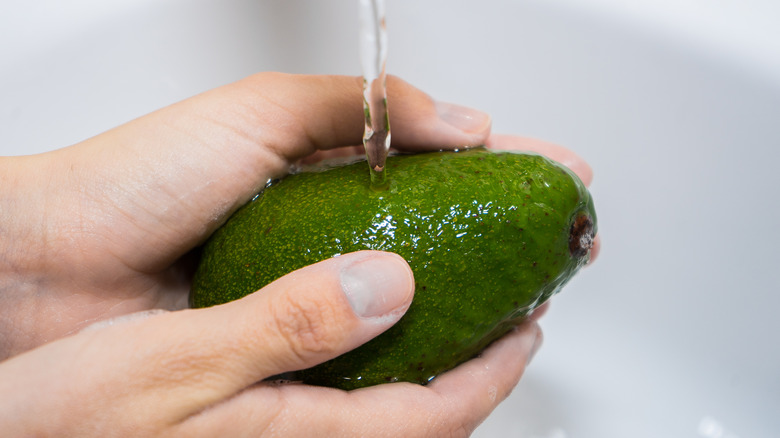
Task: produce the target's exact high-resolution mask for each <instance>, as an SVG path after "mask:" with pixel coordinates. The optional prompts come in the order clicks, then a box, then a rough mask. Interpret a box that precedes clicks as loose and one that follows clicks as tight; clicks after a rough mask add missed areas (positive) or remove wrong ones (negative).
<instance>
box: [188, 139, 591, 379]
mask: <svg viewBox="0 0 780 438" xmlns="http://www.w3.org/2000/svg"><path fill="white" fill-rule="evenodd" d="M387 172H388V181H389V184H388V186H387V187H386V188H385V189H384V190H377V189H374V188H371V187H370V183H369V173H368V169H367V165H366V163H365V162H358V163H354V164H351V165H348V166H344V167H338V168H334V169H329V170H326V171H320V172H304V173H299V174H295V175H291V176H288V177H285V178H284V179H282V180H280V181H278V182H275V183H273V184H271V185H270V186H269V187H268V188H266V189H265V190H264V191H263V192H262V193H261V194H259V195H258V196H257V197H255V199H253V200H252V201H251V202H249V203H248V204H246V205H245V206H244V207H242V208H241V209H239V210H238V211H237V212H236V213H235V214H234V215H233V216H232V217H231V218H230V220H229V221H228V222H227V223H226V224H225V225H224V226H223V227H222V228H220V229H219V230H217V231H216V232H215V233H214V235H213V236H212V237H211V238H210V240H209V241H208V242H207V243H206V245H205V247H204V250H203V257H202V260H201V263H200V266H199V267H198V270H197V272H196V275H195V279H194V283H193V288H192V293H191V296H190V300H191V304H192V305H193V307H207V306H212V305H216V304H220V303H224V302H227V301H231V300H235V299H238V298H240V297H242V296H245V295H247V294H249V293H252V292H255V291H257V290H258V289H260V288H262V287H263V286H264V285H266V284H268V283H270V282H272V281H273V280H275V279H277V278H279V277H281V276H283V275H284V274H287V273H289V272H291V271H293V270H296V269H298V268H302V267H304V266H307V265H310V264H312V263H315V262H318V261H321V260H324V259H327V258H330V257H334V256H338V255H341V254H345V253H349V252H353V251H358V250H363V249H374V250H384V251H391V252H395V253H397V254H399V255H401V256H402V257H403V258H404V259H406V261H407V262H408V263H409V265H410V266H411V268H412V271H413V272H414V275H415V283H416V286H415V287H416V290H415V298H414V302H413V303H412V306H411V307H410V308H409V310H408V311H407V313H406V315H405V316H404V317H403V318H402V319H401V321H400V322H398V323H397V324H396V325H395V326H393V327H392V328H391V329H389V330H388V331H387V332H385V333H383V334H382V335H380V336H379V337H377V338H376V339H374V340H372V341H370V342H368V343H367V344H365V345H363V346H362V347H359V348H357V349H356V350H353V351H352V352H349V353H347V354H345V355H342V356H340V357H338V358H336V359H333V360H331V361H329V362H326V363H325V364H322V365H319V366H317V367H314V368H312V369H309V370H304V371H300V372H298V373H296V375H295V378H296V379H299V380H302V381H304V382H305V383H310V384H315V385H324V386H333V387H338V388H343V389H353V388H359V387H363V386H369V385H374V384H379V383H386V382H394V381H409V382H416V383H422V384H425V383H427V382H428V381H430V380H431V379H432V378H434V377H435V376H436V375H438V374H440V373H442V372H443V371H446V370H448V369H451V368H453V367H454V366H456V365H457V364H459V363H461V362H463V361H465V360H468V359H469V358H471V357H473V356H474V355H475V354H477V353H479V352H480V351H481V350H482V349H483V348H484V347H485V346H487V345H488V344H489V343H490V342H492V341H493V340H495V339H496V338H498V337H499V336H501V335H502V334H504V333H506V332H507V331H508V330H509V329H511V327H512V326H513V325H515V324H517V323H519V322H520V321H522V319H523V318H525V317H526V316H527V315H528V314H529V313H530V312H531V311H532V310H533V309H534V308H536V307H537V306H539V305H540V304H542V303H543V302H544V301H545V300H547V299H548V298H549V297H550V296H552V295H553V294H554V293H556V292H557V291H558V290H560V288H561V287H562V286H563V285H564V284H565V283H566V282H567V281H568V280H569V279H570V278H571V276H572V275H574V273H575V272H576V271H577V270H578V269H579V268H580V267H581V266H583V265H584V264H585V263H586V262H587V260H588V258H589V250H590V246H591V244H592V240H593V236H594V235H595V233H596V215H595V211H594V208H593V203H592V200H591V197H590V194H589V193H588V191H587V189H586V188H585V187H584V185H583V184H582V182H581V181H580V180H579V179H578V178H577V177H576V176H575V175H574V174H573V173H572V172H571V171H569V170H568V169H566V168H564V167H563V166H561V165H559V164H557V163H555V162H553V161H551V160H549V159H547V158H544V157H542V156H539V155H535V154H519V153H512V152H493V151H488V150H486V149H484V148H476V149H471V150H466V151H461V152H433V153H424V154H416V155H402V156H393V157H389V158H388V161H387Z"/></svg>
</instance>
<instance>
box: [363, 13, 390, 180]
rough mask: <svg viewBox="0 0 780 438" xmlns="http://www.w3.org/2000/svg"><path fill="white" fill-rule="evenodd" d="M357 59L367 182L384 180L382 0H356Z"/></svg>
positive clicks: (387, 123)
mask: <svg viewBox="0 0 780 438" xmlns="http://www.w3.org/2000/svg"><path fill="white" fill-rule="evenodd" d="M360 61H361V64H362V67H363V113H364V115H365V122H366V124H365V131H364V132H363V146H364V147H365V149H366V158H367V159H368V166H369V169H370V172H371V185H372V186H373V187H384V186H385V184H386V182H387V172H386V171H385V161H386V160H387V152H388V150H389V149H390V118H389V115H388V112H387V89H386V85H385V63H386V61H387V28H386V27H385V1H384V0H360Z"/></svg>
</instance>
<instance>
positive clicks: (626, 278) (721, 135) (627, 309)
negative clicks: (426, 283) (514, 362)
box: [0, 0, 780, 438]
mask: <svg viewBox="0 0 780 438" xmlns="http://www.w3.org/2000/svg"><path fill="white" fill-rule="evenodd" d="M14 3H16V4H15V5H11V6H6V7H5V8H4V9H5V11H4V13H3V14H0V36H1V37H2V40H3V41H5V42H6V43H5V44H3V46H2V47H0V59H1V60H2V61H0V62H2V68H0V96H3V98H2V99H0V153H2V154H3V155H18V154H28V153H35V152H41V151H45V150H49V149H53V148H58V147H62V146H66V145H68V144H72V143H75V142H78V141H80V140H82V139H85V138H87V137H90V136H92V135H94V134H96V133H99V132H101V131H104V130H106V129H109V128H111V127H113V126H116V125H118V124H121V123H123V122H125V121H128V120H130V119H133V118H135V117H138V116H140V115H142V114H145V113H147V112H150V111H152V110H154V109H156V108H159V107H162V106H165V105H168V104H170V103H173V102H175V101H177V100H180V99H183V98H186V97H188V96H191V95H194V94H196V93H199V92H201V91H204V90H207V89H210V88H214V87H216V86H219V85H222V84H224V83H228V82H231V81H234V80H237V79H240V78H242V77H244V76H247V75H249V74H252V73H254V72H257V71H263V70H276V71H286V72H292V73H338V74H350V75H358V74H360V64H359V62H358V59H357V53H358V51H357V41H356V36H357V11H356V7H357V2H352V1H346V0H339V1H330V2H327V4H325V2H306V1H303V0H287V1H281V0H278V1H265V2H256V1H249V0H224V1H220V2H209V1H204V0H196V1H184V0H167V1H150V0H143V1H139V0H136V1H129V0H117V1H115V2H108V3H106V2H99V1H95V0H74V1H71V2H68V4H67V6H66V5H65V4H61V3H58V2H52V1H42V0H30V1H26V2H14ZM388 3H389V4H388V5H387V7H388V16H387V20H388V31H389V44H390V47H389V59H388V71H389V72H390V73H392V74H396V75H399V76H401V77H403V78H405V79H406V80H408V81H410V82H411V83H413V84H415V85H417V86H419V87H420V88H422V89H424V90H426V91H427V92H429V93H430V94H432V95H433V96H434V97H436V98H438V99H440V100H445V101H453V102H458V103H462V104H466V105H471V106H474V107H477V108H480V109H483V110H485V111H488V112H490V113H491V114H492V115H493V117H494V131H496V132H508V133H519V134H523V135H527V136H531V137H538V138H543V139H547V140H550V141H553V142H557V143H560V144H563V145H567V146H568V147H570V148H572V149H574V150H575V151H577V152H578V153H579V154H580V155H581V156H583V157H584V158H586V159H587V160H588V161H589V162H590V163H591V165H592V167H593V168H594V172H595V180H594V183H593V186H592V192H593V195H594V198H595V200H596V205H597V208H598V212H599V215H600V217H599V219H600V224H599V229H600V231H601V235H602V243H603V250H602V252H601V254H600V256H599V260H598V262H597V263H595V264H594V265H593V266H591V267H589V268H588V269H586V270H585V271H583V272H582V273H581V274H579V276H578V277H576V278H575V279H574V280H573V281H572V282H571V283H570V285H569V286H568V287H567V288H566V289H565V290H564V291H563V292H562V293H561V294H560V295H559V296H557V297H556V298H555V299H554V300H553V305H552V308H551V310H550V312H549V313H548V315H547V316H545V318H544V319H543V320H542V326H543V328H544V331H545V345H544V347H543V348H542V349H541V350H540V352H539V354H538V355H537V357H536V358H535V359H534V361H533V363H532V364H531V366H530V367H529V369H528V370H527V373H526V375H525V376H524V377H523V379H522V381H521V383H520V385H519V386H518V387H517V388H516V390H515V391H514V392H513V394H512V395H511V396H510V398H509V399H508V400H506V401H505V402H504V403H503V404H502V405H501V406H500V407H499V408H498V409H497V410H496V412H495V413H494V415H492V416H491V417H490V418H489V419H488V420H487V421H486V422H485V423H484V424H483V425H482V426H480V428H479V429H477V431H476V432H475V434H474V435H475V436H478V437H502V436H507V437H532V438H568V437H572V438H573V437H578V438H581V437H584V438H625V437H632V438H643V437H647V438H651V437H652V438H656V437H665V438H677V437H679V438H683V437H685V438H691V437H704V438H727V437H728V438H737V437H740V438H759V437H767V438H768V437H774V436H776V434H777V431H779V430H780V415H778V413H780V372H779V371H778V370H780V339H779V337H780V318H778V317H777V309H779V308H780V293H779V292H780V278H779V277H778V276H777V275H776V274H775V270H776V269H778V262H777V260H778V257H777V252H778V248H780V231H778V229H779V228H778V222H779V221H780V201H778V199H780V198H779V197H778V194H777V188H778V187H780V172H778V171H777V163H779V162H780V129H779V127H780V27H778V26H774V25H772V23H776V22H778V20H777V19H778V17H780V6H778V5H780V4H779V3H776V2H775V3H772V2H768V1H758V0H753V1H743V2H738V3H737V2H732V4H730V5H726V4H725V3H724V2H716V3H717V4H714V2H710V1H704V0H677V1H674V2H673V1H668V0H666V1H660V0H656V1H653V2H650V1H644V0H643V1H639V0H637V1H634V2H630V3H626V2H617V1H616V0H584V1H578V2H574V1H566V0H547V1H541V0H538V1H535V0H530V1H525V2H512V1H508V0H485V1H481V2H475V1H461V0H453V1H449V2H443V1H432V2H415V1H412V0H396V1H393V2H388ZM727 6H728V8H727ZM75 11H78V12H75ZM85 11H89V12H85ZM12 41H13V44H11V43H10V42H12Z"/></svg>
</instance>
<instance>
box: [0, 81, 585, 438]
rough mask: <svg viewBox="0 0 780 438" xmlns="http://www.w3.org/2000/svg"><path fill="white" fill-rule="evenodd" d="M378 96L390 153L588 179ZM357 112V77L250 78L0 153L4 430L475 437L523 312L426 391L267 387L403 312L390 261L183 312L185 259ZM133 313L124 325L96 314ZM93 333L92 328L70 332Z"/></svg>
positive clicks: (579, 168)
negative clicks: (506, 151) (115, 122)
mask: <svg viewBox="0 0 780 438" xmlns="http://www.w3.org/2000/svg"><path fill="white" fill-rule="evenodd" d="M388 93H389V97H388V100H389V102H390V103H389V105H390V114H391V125H392V128H393V145H394V147H396V148H398V149H403V150H409V151H420V150H426V149H434V150H435V149H441V148H451V147H463V146H472V145H478V144H483V143H488V144H489V145H491V144H496V145H498V146H499V147H504V148H507V147H508V148H516V149H517V148H519V149H527V150H535V151H537V152H540V153H543V154H545V153H547V154H551V158H554V159H558V160H559V161H561V162H563V163H564V164H567V165H569V166H570V167H571V168H572V169H573V170H575V171H576V172H578V173H579V174H580V176H581V177H582V178H583V180H585V181H586V182H587V181H589V179H590V170H589V169H588V168H587V165H586V164H584V162H582V160H580V159H579V158H577V157H576V156H575V155H573V154H571V153H570V152H568V151H566V150H564V149H560V148H557V147H552V146H549V145H542V144H540V143H537V142H535V141H533V140H528V139H522V138H518V137H508V136H507V137H501V136H493V137H489V130H490V119H489V117H488V116H486V115H485V114H483V113H480V112H476V111H473V110H469V109H466V108H463V107H459V106H456V105H450V104H441V103H436V102H435V101H433V100H432V99H430V97H428V96H427V95H425V94H424V93H422V92H420V91H419V90H417V89H415V88H413V87H411V86H410V85H408V84H406V83H404V82H403V81H401V80H398V79H395V78H391V79H390V81H389V91H388ZM360 102H361V83H360V79H359V78H348V77H320V76H318V77H311V76H290V75H281V74H260V75H256V76H253V77H250V78H248V79H245V80H243V81H240V82H237V83H235V84H232V85H228V86H225V87H222V88H219V89H216V90H213V91H210V92H207V93H204V94H202V95H200V96H196V97H194V98H192V99H188V100H186V101H183V102H181V103H178V104H176V105H172V106H170V107H167V108H165V109H162V110H160V111H157V112H155V113H152V114H150V115H148V116H145V117H143V118H140V119H137V120H135V121H133V122H130V123H128V124H126V125H123V126H121V127H118V128H116V129H114V130H111V131H109V132H107V133H104V134H102V135H99V136H97V137H94V138H92V139H89V140H86V141H84V142H82V143H79V144H77V145H74V146H71V147H69V148H65V149H61V150H57V151H54V152H50V153H46V154H42V155H37V156H28V157H15V158H4V159H2V160H0V224H2V226H0V234H2V243H1V244H2V246H0V358H10V359H7V360H5V361H4V362H2V363H0V392H1V393H3V394H4V400H3V402H2V403H0V424H2V425H3V428H4V430H7V431H9V433H13V432H18V433H19V434H22V435H25V434H32V435H37V434H41V435H47V434H49V433H51V434H57V435H70V434H71V432H72V434H74V435H79V436H88V435H101V436H102V435H107V434H108V435H112V434H114V435H124V434H125V433H133V434H135V435H137V434H143V435H155V434H166V433H179V432H180V433H182V434H185V436H190V435H192V436H196V435H203V436H213V435H219V436H231V435H235V434H247V433H253V434H257V435H261V434H266V435H268V436H273V435H305V434H309V435H310V434H316V435H317V436H320V435H326V436H327V435H328V434H332V435H339V436H350V435H366V434H370V435H374V436H383V435H395V434H397V433H399V432H402V433H403V432H404V431H405V432H406V433H405V434H406V435H411V436H423V435H429V434H430V435H437V434H443V435H449V434H455V435H458V434H460V435H466V434H468V433H469V432H470V431H471V430H473V428H474V427H476V425H478V424H479V422H480V421H482V420H483V419H484V418H485V417H486V416H487V414H488V413H489V412H490V411H491V410H492V409H493V408H494V407H495V406H496V405H497V404H498V403H499V402H500V401H501V400H502V399H503V398H504V397H506V396H507V395H508V393H509V392H510V391H511V389H512V388H513V387H514V385H515V384H516V383H517V380H518V379H519V378H520V376H521V375H522V372H523V369H524V367H525V363H526V362H527V360H528V359H529V358H530V357H531V356H532V354H533V351H534V349H535V347H534V345H536V346H538V344H539V342H538V341H539V338H540V336H541V332H540V331H539V328H538V326H537V325H536V323H535V321H534V320H533V319H532V320H530V321H528V322H527V323H525V324H523V325H522V326H520V327H519V328H518V329H516V330H515V331H514V332H512V333H511V334H510V335H508V336H506V337H505V338H503V339H502V340H500V341H499V342H497V343H495V344H494V345H493V346H491V347H490V348H489V349H488V350H486V352H485V353H484V354H483V355H482V356H481V357H480V358H477V359H474V360H472V361H470V362H468V363H466V364H464V365H462V366H460V367H458V368H456V369H455V370H452V371H450V372H448V373H445V374H444V375H442V376H440V377H437V378H436V379H435V380H434V381H433V382H432V383H431V384H429V385H428V386H425V387H422V386H418V385H411V384H389V385H381V386H378V387H373V388H366V389H363V390H358V391H352V392H343V391H338V390H332V389H326V388H316V387H310V386H305V385H296V384H288V385H274V384H270V383H264V382H262V381H263V379H265V378H267V377H269V376H273V375H276V374H279V373H282V372H285V371H291V370H295V369H300V368H304V367H308V366H312V365H315V364H317V363H320V362H322V361H324V360H327V359H329V358H331V357H334V356H336V355H338V354H341V353H343V352H345V351H348V350H349V349H351V348H354V347H355V346H357V345H359V344H361V343H363V342H365V341H367V340H368V339H369V338H371V337H373V336H375V335H377V334H378V333H380V332H381V331H383V330H385V329H386V328H388V327H389V326H390V325H392V324H393V323H394V322H395V321H397V319H398V318H400V316H401V315H402V314H403V312H404V311H405V309H406V308H407V307H408V305H409V302H410V301H411V299H412V290H413V278H412V274H411V272H410V271H409V268H408V266H406V264H405V263H404V262H403V261H402V260H400V259H399V258H398V257H396V256H394V255H390V254H385V253H377V252H361V253H355V254H350V255H345V256H342V257H339V258H337V259H332V260H327V261H324V262H321V263H318V264H316V265H313V266H310V267H307V268H304V269H302V270H300V271H296V272H294V273H291V274H289V275H288V276H286V277H283V278H282V279H280V280H278V281H277V282H275V283H273V284H271V285H269V286H267V287H266V288H264V289H263V290H262V291H261V292H260V293H257V294H253V295H250V296H248V297H246V298H244V299H242V300H239V301H236V302H234V303H228V304H226V305H223V306H216V307H213V308H209V309H199V310H191V309H187V310H179V309H184V308H185V307H186V296H187V293H188V289H189V279H190V275H191V257H190V256H189V254H190V252H191V251H192V249H193V248H195V247H197V246H198V245H199V244H200V243H202V242H203V241H204V240H205V239H206V238H207V237H208V235H209V234H210V233H211V232H212V231H213V230H214V229H215V228H216V227H218V226H219V225H220V224H222V223H223V222H224V220H225V219H226V218H227V217H228V216H229V215H230V214H231V213H232V212H233V211H234V210H235V209H236V208H237V207H238V206H240V205H241V204H243V203H244V202H246V201H247V200H248V199H249V198H250V197H251V196H252V195H253V194H255V193H256V192H257V191H258V190H260V189H261V188H262V187H263V186H264V185H265V183H266V182H267V181H268V180H269V179H270V178H275V177H279V176H282V175H284V174H285V173H286V172H287V171H288V169H289V167H290V165H291V164H293V163H295V162H297V161H298V160H301V159H307V158H306V157H312V156H314V157H317V158H321V157H322V156H323V155H326V154H327V153H334V152H324V151H333V150H336V149H338V148H344V147H348V146H354V145H359V144H360V141H361V138H362V129H363V122H362V107H361V104H360ZM341 150H342V151H350V149H341ZM551 151H552V152H551ZM335 153H343V152H335ZM555 154H558V155H555ZM308 159H311V158H308ZM368 267H370V269H368ZM345 272H349V273H350V274H356V273H360V272H363V274H365V275H368V277H367V279H366V281H364V282H358V283H359V284H363V285H364V286H365V285H373V284H376V287H370V288H368V289H366V290H363V291H358V290H355V288H354V287H351V286H350V285H349V284H348V283H345V282H344V281H343V280H344V278H349V276H347V277H345V275H346V274H345ZM367 273H370V275H369V274H367ZM372 276H373V279H374V280H376V281H374V282H373V283H372V282H371V277H372ZM377 276H379V277H377ZM355 300H361V302H363V304H364V305H361V306H357V307H354V308H359V309H360V312H358V313H356V312H355V311H354V310H353V306H352V304H354V303H355V302H356V301H355ZM380 302H384V303H386V306H382V305H380V304H378V303H380ZM366 303H369V304H366ZM373 303H377V304H373ZM388 303H389V304H388ZM388 306H389V307H388ZM152 309H163V310H159V311H150V310H152ZM169 310H178V311H175V312H168V311H169ZM143 311H147V312H146V313H136V312H143ZM366 311H368V313H365V312H366ZM128 314H134V315H135V317H126V319H125V320H124V321H122V320H121V319H120V320H117V319H113V320H112V319H111V318H115V317H118V316H121V315H128ZM106 320H108V321H106ZM97 321H104V322H103V323H100V324H98V325H97V326H93V327H92V328H90V329H88V330H82V329H83V328H84V327H87V326H89V325H90V324H93V323H95V322H97ZM67 335H70V336H67ZM258 382H262V383H258Z"/></svg>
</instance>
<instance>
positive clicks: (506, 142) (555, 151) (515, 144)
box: [485, 134, 593, 186]
mask: <svg viewBox="0 0 780 438" xmlns="http://www.w3.org/2000/svg"><path fill="white" fill-rule="evenodd" d="M485 144H486V146H488V147H490V148H494V149H507V150H519V151H529V152H535V153H537V154H541V155H544V156H545V157H547V158H550V159H552V160H555V161H557V162H559V163H561V164H563V165H564V166H566V167H568V168H569V169H571V170H572V171H573V172H574V173H576V174H577V176H579V177H580V179H581V180H582V182H583V183H585V185H586V186H589V185H590V183H591V182H592V181H593V170H592V169H591V167H590V166H589V165H588V163H587V162H585V160H583V159H582V158H581V157H580V156H578V155H577V154H575V153H574V152H573V151H571V150H569V149H566V148H564V147H563V146H559V145H557V144H553V143H548V142H546V141H543V140H537V139H534V138H527V137H518V136H515V135H506V134H492V135H491V136H490V138H488V140H487V142H486V143H485Z"/></svg>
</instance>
